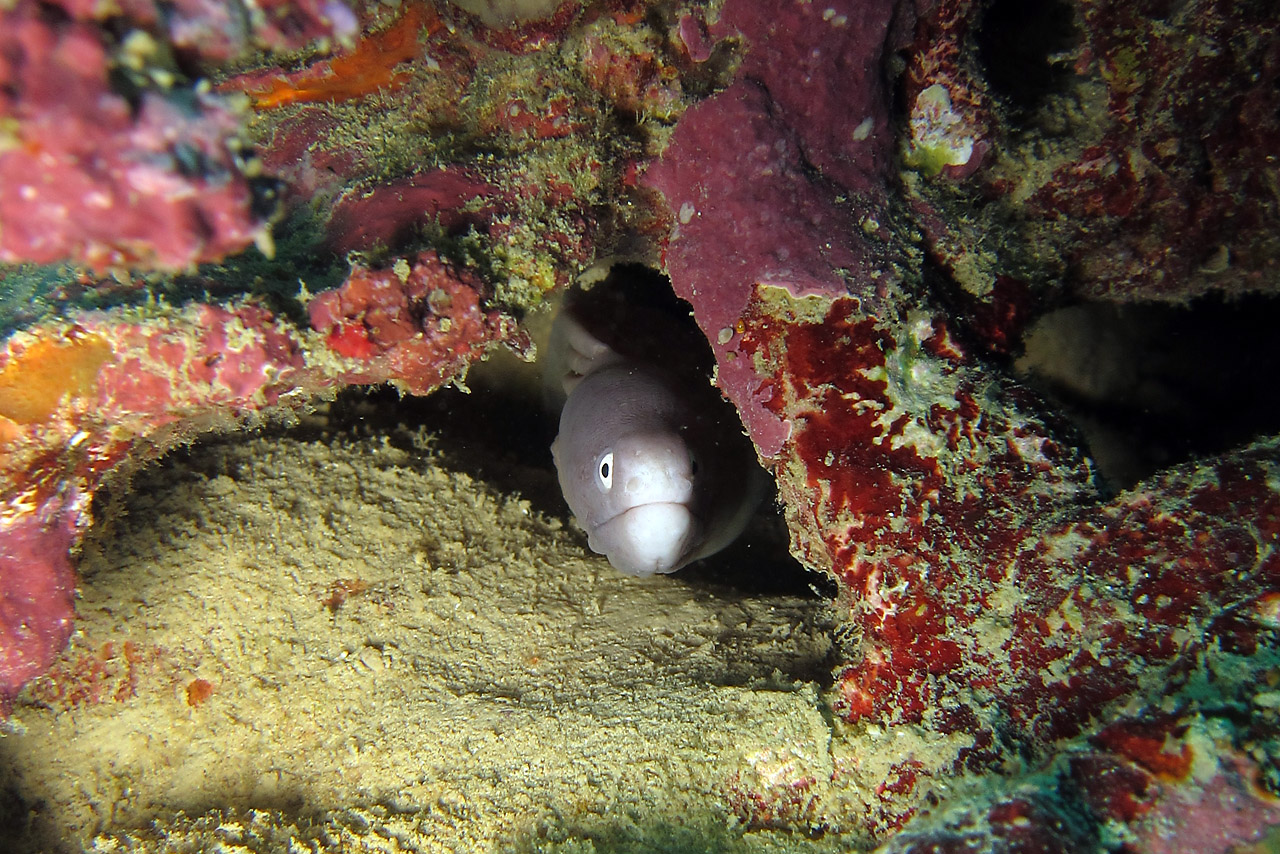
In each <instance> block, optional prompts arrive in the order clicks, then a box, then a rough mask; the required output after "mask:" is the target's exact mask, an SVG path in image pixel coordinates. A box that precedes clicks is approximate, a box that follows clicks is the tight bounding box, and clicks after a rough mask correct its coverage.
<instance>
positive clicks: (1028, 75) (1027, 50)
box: [974, 0, 1080, 112]
mask: <svg viewBox="0 0 1280 854" xmlns="http://www.w3.org/2000/svg"><path fill="white" fill-rule="evenodd" d="M1079 39H1080V33H1079V29H1078V28H1077V26H1076V21H1075V15H1074V12H1073V6H1072V4H1070V3H1068V2H1065V0H1041V2H1026V0H995V2H993V3H992V4H991V6H990V7H988V8H987V10H986V12H985V13H984V14H983V16H982V20H981V21H980V22H979V24H978V27H977V30H976V31H975V33H974V41H975V43H976V45H977V48H978V60H979V62H981V64H982V67H983V68H984V69H985V71H986V80H987V82H988V83H989V84H990V85H991V88H992V90H993V91H994V92H995V93H996V94H997V95H999V96H1000V97H1002V98H1003V99H1004V100H1005V102H1006V103H1008V104H1009V105H1010V106H1011V107H1013V108H1014V109H1015V110H1017V111H1022V112H1031V111H1033V110H1035V109H1036V108H1037V107H1039V106H1040V105H1041V103H1042V102H1043V101H1044V99H1045V98H1046V97H1047V96H1048V95H1050V94H1052V93H1054V92H1058V91H1061V90H1063V89H1064V88H1065V87H1066V83H1067V81H1068V80H1069V79H1070V77H1071V76H1072V74H1073V72H1072V70H1071V67H1070V65H1068V64H1066V63H1062V62H1059V61H1057V57H1058V56H1060V55H1062V54H1065V53H1067V52H1069V51H1070V50H1071V49H1072V48H1074V47H1075V45H1076V44H1077V43H1078V41H1079Z"/></svg>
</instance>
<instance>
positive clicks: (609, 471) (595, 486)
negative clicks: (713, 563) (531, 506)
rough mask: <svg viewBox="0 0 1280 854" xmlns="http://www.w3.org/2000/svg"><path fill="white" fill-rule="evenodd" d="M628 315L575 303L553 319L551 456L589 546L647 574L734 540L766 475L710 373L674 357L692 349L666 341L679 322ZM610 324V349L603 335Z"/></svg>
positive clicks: (548, 378)
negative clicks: (606, 317) (556, 411)
mask: <svg viewBox="0 0 1280 854" xmlns="http://www.w3.org/2000/svg"><path fill="white" fill-rule="evenodd" d="M596 287H597V288H600V287H601V286H600V285H597V286H596ZM622 311H623V314H622V315H621V317H622V318H623V320H620V321H615V322H613V323H608V322H606V323H603V324H602V323H601V322H600V312H597V313H596V315H595V317H594V318H591V317H590V313H589V312H584V311H583V310H582V308H581V305H579V304H575V302H574V301H573V300H569V301H567V302H566V305H565V306H564V307H563V308H562V309H561V311H560V313H559V314H558V315H557V317H556V320H555V322H554V323H553V325H552V330H551V338H550V342H549V345H548V347H549V354H548V356H547V359H546V366H545V368H544V371H545V374H544V377H545V382H546V383H547V385H548V386H549V390H550V393H551V396H552V397H553V398H554V399H555V400H556V401H557V402H560V403H562V408H561V411H560V429H559V434H558V435H557V436H556V439H555V441H554V442H553V443H552V445H551V453H552V456H553V457H554V459H555V465H556V472H557V475H558V477H559V480H560V488H561V490H562V492H563V493H564V498H565V501H566V503H568V505H569V509H570V510H572V511H573V515H574V516H575V517H576V519H577V521H578V523H579V524H580V525H581V526H582V527H583V528H584V529H585V530H586V533H587V542H588V545H589V546H590V547H591V550H592V551H594V552H596V553H598V554H602V555H604V556H606V557H607V558H608V559H609V562H610V563H611V564H613V566H614V567H615V568H617V569H618V570H621V571H622V572H624V573H628V574H630V575H637V576H649V575H653V574H655V573H669V572H675V571H676V570H677V569H680V568H681V567H683V566H686V565H687V564H689V563H690V562H692V561H695V560H698V559H700V558H704V557H707V556H708V555H711V554H714V553H715V552H717V551H719V550H721V549H722V548H724V547H725V546H727V545H728V544H729V543H731V542H732V541H733V540H734V539H735V538H736V537H737V536H738V535H739V534H740V533H741V532H742V530H743V529H744V528H745V527H746V524H747V522H748V520H749V519H750V518H751V515H752V513H753V512H754V510H755V508H756V506H757V504H758V503H759V501H760V498H761V496H762V495H763V494H764V491H765V485H766V484H767V476H766V475H765V474H764V471H763V469H761V468H760V466H759V464H758V463H757V462H756V457H755V451H754V449H753V448H752V446H751V444H750V442H749V441H748V440H747V439H746V437H745V436H744V435H743V434H742V426H741V423H740V422H739V420H738V418H737V413H736V412H734V411H733V409H732V407H731V406H729V405H728V404H727V403H726V402H725V401H724V400H723V399H722V398H721V397H720V394H719V392H718V391H716V390H715V388H713V387H712V386H711V384H710V382H709V380H708V378H707V375H706V374H705V373H701V372H699V371H697V370H695V371H694V372H693V374H694V375H693V376H681V372H680V371H679V370H677V368H678V367H679V366H678V365H676V364H673V363H675V362H678V361H680V357H681V354H688V353H690V352H691V351H690V349H689V348H690V346H691V345H690V343H689V342H688V340H687V338H680V337H679V335H677V334H675V333H671V336H670V337H668V335H667V331H668V330H669V329H671V328H672V327H673V324H672V321H671V318H670V317H669V316H668V317H664V316H663V315H662V313H660V312H654V311H648V310H644V309H634V310H631V309H627V308H626V307H625V306H623V307H622ZM607 313H608V312H606V314H607ZM615 314H616V312H615ZM593 321H594V324H593ZM602 326H603V327H604V328H606V329H609V330H611V335H610V336H609V337H610V338H611V339H612V340H613V341H615V342H616V343H615V344H614V345H613V346H611V345H610V344H606V343H605V341H603V340H601V337H597V332H599V331H600V329H601V328H602ZM588 327H590V328H588ZM645 342H648V344H647V346H646V344H645ZM696 344H697V345H699V346H700V347H701V348H702V349H703V350H705V349H706V342H705V341H703V340H701V339H700V338H699V340H698V341H697V342H696ZM624 351H625V352H624ZM664 354H665V355H666V356H667V358H666V359H663V358H662V357H661V356H662V355H664ZM664 361H665V362H666V364H663V362H664ZM690 361H696V359H690ZM686 373H687V372H686Z"/></svg>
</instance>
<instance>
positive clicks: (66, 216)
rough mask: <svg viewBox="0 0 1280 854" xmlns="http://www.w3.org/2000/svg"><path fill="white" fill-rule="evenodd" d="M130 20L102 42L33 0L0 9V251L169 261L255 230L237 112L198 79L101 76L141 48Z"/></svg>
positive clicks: (208, 254)
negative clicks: (172, 81)
mask: <svg viewBox="0 0 1280 854" xmlns="http://www.w3.org/2000/svg"><path fill="white" fill-rule="evenodd" d="M135 33H136V35H135V36H134V37H133V38H134V40H133V42H132V43H131V45H130V44H121V43H116V44H113V43H111V42H110V40H109V39H108V38H107V37H106V36H105V34H104V32H103V30H102V29H101V28H100V27H98V26H97V25H96V24H95V23H93V22H91V21H87V20H79V19H76V18H74V17H73V18H70V19H67V18H66V17H64V16H62V15H60V14H59V13H58V12H57V11H56V10H55V9H53V8H50V7H49V6H46V5H44V4H41V3H37V2H34V0H22V2H19V3H17V4H14V5H12V6H11V7H10V8H7V9H5V10H3V11H0V260H3V261H9V262H16V261H34V262H37V263H50V262H55V261H63V260H69V261H74V262H77V263H81V264H86V265H88V266H91V267H94V268H97V269H100V270H101V269H106V268H110V267H124V266H132V267H143V268H153V269H168V270H173V269H181V268H184V267H187V266H190V265H192V264H195V263H198V262H201V261H209V260H216V259H219V258H221V257H223V256H224V255H226V254H228V253H231V252H236V251H239V250H241V249H244V248H245V247H246V246H250V245H252V244H253V243H254V242H255V241H259V242H262V241H264V240H266V239H267V237H268V232H267V228H268V225H267V222H266V220H265V216H264V214H263V213H262V212H260V211H258V210H257V209H256V208H257V207H258V205H257V204H256V201H255V191H254V188H253V186H252V184H251V182H250V180H249V179H248V177H247V176H246V174H245V172H244V169H243V164H242V163H241V162H240V158H239V148H240V138H239V132H240V125H241V119H240V117H239V116H237V115H235V114H234V113H233V112H231V111H230V110H229V109H228V107H227V105H226V104H225V103H224V102H222V101H221V100H220V99H217V98H214V97H210V96H207V95H204V94H201V93H200V92H198V91H188V92H178V91H166V90H165V89H164V88H163V87H161V86H158V85H157V86H154V87H152V88H150V89H143V90H140V91H136V92H132V93H126V92H122V91H118V90H117V89H116V88H113V82H112V79H111V75H112V74H113V73H114V72H113V69H115V68H117V67H118V66H120V65H121V64H122V63H127V62H131V61H133V59H135V58H136V61H137V62H138V63H145V62H147V61H148V53H149V52H150V51H151V50H152V49H153V48H154V42H152V41H150V37H149V36H147V35H146V34H145V33H144V32H143V31H142V30H137V31H135ZM130 50H132V51H134V53H133V54H132V55H131V56H125V55H123V54H125V53H127V52H128V51H130Z"/></svg>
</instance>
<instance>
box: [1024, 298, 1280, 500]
mask: <svg viewBox="0 0 1280 854" xmlns="http://www.w3.org/2000/svg"><path fill="white" fill-rule="evenodd" d="M1277 325H1280V299H1277V298H1274V297H1270V298H1268V297H1262V296H1250V297H1246V298H1242V299H1237V300H1226V299H1223V298H1221V297H1218V296H1211V297H1204V298H1201V299H1198V300H1195V301H1193V302H1191V303H1190V304H1188V305H1185V306H1175V305H1166V304H1155V303H1139V304H1126V305H1116V304H1111V303H1101V302H1086V303H1080V304H1077V305H1072V306H1068V307H1066V308H1061V309H1058V310H1056V311H1053V312H1050V313H1049V314H1046V315H1045V316H1043V317H1041V318H1040V319H1039V320H1038V321H1037V322H1036V323H1035V324H1034V325H1033V326H1032V327H1031V328H1030V329H1029V330H1028V332H1027V334H1026V335H1025V336H1024V344H1025V353H1024V355H1023V356H1022V358H1020V359H1019V360H1018V363H1017V366H1018V369H1019V370H1020V372H1022V373H1024V374H1025V375H1026V376H1027V377H1029V378H1030V379H1031V380H1032V381H1033V382H1034V384H1036V385H1038V386H1039V387H1040V388H1041V389H1042V390H1043V391H1045V392H1046V393H1047V394H1048V395H1049V396H1050V397H1051V398H1053V399H1054V400H1055V401H1056V402H1057V403H1059V404H1060V405H1061V406H1063V408H1064V409H1065V410H1066V411H1067V412H1068V413H1069V414H1070V415H1071V417H1072V418H1073V420H1074V421H1075V423H1076V424H1077V425H1078V426H1079V427H1080V429H1081V431H1082V432H1083V433H1084V435H1085V438H1086V441H1087V442H1088V445H1089V448H1090V452H1091V454H1092V455H1093V457H1094V459H1095V461H1096V462H1097V463H1098V466H1099V468H1100V470H1101V471H1102V474H1103V476H1104V478H1105V479H1106V480H1107V481H1108V482H1109V483H1111V484H1112V485H1114V486H1116V487H1117V488H1125V487H1128V486H1132V485H1133V484H1134V483H1136V482H1137V481H1138V480H1140V479H1142V478H1144V477H1147V476H1149V475H1151V474H1153V473H1155V472H1156V471H1157V470H1159V469H1161V468H1164V467H1166V466H1169V465H1175V464H1178V463H1181V462H1185V461H1187V460H1190V459H1193V458H1196V457H1200V456H1206V455H1211V454H1217V453H1222V452H1224V451H1228V450H1230V449H1231V448H1233V447H1237V446H1239V445H1242V444H1244V443H1246V442H1248V441H1250V440H1251V439H1253V438H1255V437H1257V436H1262V435H1267V434H1273V433H1277V432H1280V394H1277V393H1276V383H1275V377H1276V376H1277V375H1280V349H1277V348H1276V347H1275V346H1274V340H1275V329H1276V327H1277Z"/></svg>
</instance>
